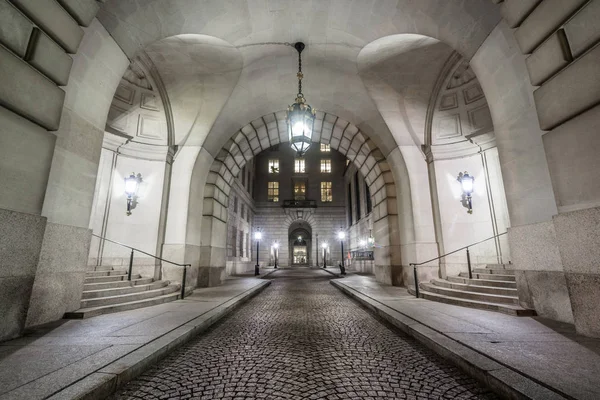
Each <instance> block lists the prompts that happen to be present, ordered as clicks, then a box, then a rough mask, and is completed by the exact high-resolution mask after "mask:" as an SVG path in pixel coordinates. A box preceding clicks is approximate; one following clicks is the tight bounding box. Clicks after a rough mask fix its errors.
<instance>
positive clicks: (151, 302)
mask: <svg viewBox="0 0 600 400" xmlns="http://www.w3.org/2000/svg"><path fill="white" fill-rule="evenodd" d="M179 296H180V293H179V290H178V291H176V292H173V293H169V294H165V295H162V296H158V297H153V298H150V299H144V300H137V301H130V302H128V303H122V304H111V305H108V306H100V307H90V308H81V309H79V310H77V311H73V312H68V313H65V315H64V317H63V318H66V319H83V318H90V317H96V316H98V315H102V314H109V313H115V312H120V311H128V310H135V309H138V308H143V307H149V306H155V305H157V304H163V303H167V302H170V301H173V300H177V299H179Z"/></svg>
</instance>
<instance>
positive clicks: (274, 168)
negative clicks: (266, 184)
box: [269, 159, 279, 174]
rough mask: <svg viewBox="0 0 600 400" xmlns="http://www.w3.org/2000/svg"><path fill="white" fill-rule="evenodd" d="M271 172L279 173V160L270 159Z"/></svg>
mask: <svg viewBox="0 0 600 400" xmlns="http://www.w3.org/2000/svg"><path fill="white" fill-rule="evenodd" d="M269 173H270V174H278V173H279V160H277V159H275V160H269Z"/></svg>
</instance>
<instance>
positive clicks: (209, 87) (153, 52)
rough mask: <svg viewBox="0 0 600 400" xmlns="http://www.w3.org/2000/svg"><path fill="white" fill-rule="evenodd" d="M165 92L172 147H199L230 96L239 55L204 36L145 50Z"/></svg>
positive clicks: (186, 37) (164, 42)
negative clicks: (170, 111)
mask: <svg viewBox="0 0 600 400" xmlns="http://www.w3.org/2000/svg"><path fill="white" fill-rule="evenodd" d="M145 52H146V54H147V55H148V56H149V57H150V59H151V60H152V62H153V63H154V65H155V66H156V68H157V70H158V71H159V73H160V75H161V77H162V81H163V83H164V86H165V88H166V90H167V93H168V96H169V101H170V102H171V108H172V110H173V120H174V125H175V126H174V131H175V143H176V144H184V143H185V144H192V145H193V144H202V142H203V141H204V139H205V138H206V136H207V135H208V133H209V131H210V128H211V126H212V122H213V121H214V120H215V119H216V118H217V116H218V115H219V113H220V112H221V110H222V109H223V106H224V104H225V103H226V101H227V99H228V98H229V96H230V95H231V92H232V91H233V89H234V87H235V85H236V83H237V81H238V78H239V76H240V73H241V70H242V66H243V62H242V57H241V54H240V53H239V51H238V50H237V49H236V48H235V47H233V46H231V45H230V44H228V43H226V42H225V41H223V40H221V39H217V38H214V37H210V36H206V35H179V36H174V37H169V38H166V39H162V40H160V41H158V42H156V43H152V44H151V45H150V46H148V48H147V49H146V50H145Z"/></svg>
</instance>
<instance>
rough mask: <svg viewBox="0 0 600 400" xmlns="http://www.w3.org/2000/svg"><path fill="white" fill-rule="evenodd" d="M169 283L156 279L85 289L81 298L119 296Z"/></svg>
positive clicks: (158, 287) (157, 287) (161, 286)
mask: <svg viewBox="0 0 600 400" xmlns="http://www.w3.org/2000/svg"><path fill="white" fill-rule="evenodd" d="M168 284H169V281H157V282H151V283H149V284H141V285H133V286H131V285H127V286H123V287H116V288H102V289H95V290H86V291H84V292H83V295H82V300H87V299H97V298H99V297H110V296H120V295H123V294H130V293H140V292H145V291H146V290H154V289H160V288H163V287H165V286H167V285H168Z"/></svg>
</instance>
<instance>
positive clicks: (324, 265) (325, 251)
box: [323, 243, 327, 268]
mask: <svg viewBox="0 0 600 400" xmlns="http://www.w3.org/2000/svg"><path fill="white" fill-rule="evenodd" d="M323 268H327V243H323Z"/></svg>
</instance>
